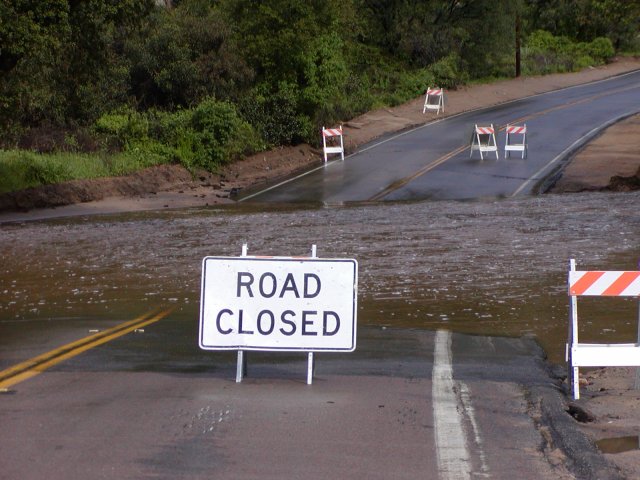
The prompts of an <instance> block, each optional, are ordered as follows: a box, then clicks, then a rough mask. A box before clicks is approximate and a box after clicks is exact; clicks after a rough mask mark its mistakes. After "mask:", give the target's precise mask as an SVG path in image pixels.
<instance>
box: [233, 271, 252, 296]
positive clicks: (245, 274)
mask: <svg viewBox="0 0 640 480" xmlns="http://www.w3.org/2000/svg"><path fill="white" fill-rule="evenodd" d="M245 278H246V280H243V279H245ZM252 283H253V275H252V274H250V273H249V272H238V288H237V290H236V297H238V298H240V296H241V289H242V287H245V288H246V289H247V292H248V293H249V296H250V297H252V298H253V292H252V291H251V284H252Z"/></svg>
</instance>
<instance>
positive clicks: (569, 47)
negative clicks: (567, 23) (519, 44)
mask: <svg viewBox="0 0 640 480" xmlns="http://www.w3.org/2000/svg"><path fill="white" fill-rule="evenodd" d="M614 53H615V52H614V49H613V45H612V44H611V40H609V39H608V38H604V37H598V38H596V39H594V40H593V41H591V42H589V43H585V42H572V41H571V40H570V39H569V38H568V37H555V36H553V35H552V34H551V33H549V32H546V31H544V30H537V31H535V32H533V33H532V34H531V35H530V36H529V38H528V39H527V44H526V48H525V49H524V55H523V57H524V72H525V73H526V74H530V75H537V74H545V73H555V72H572V71H576V70H580V69H582V68H585V67H590V66H595V65H602V64H604V63H606V62H607V61H608V60H609V59H610V58H611V57H612V56H613V55H614Z"/></svg>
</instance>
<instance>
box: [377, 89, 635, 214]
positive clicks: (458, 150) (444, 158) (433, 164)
mask: <svg viewBox="0 0 640 480" xmlns="http://www.w3.org/2000/svg"><path fill="white" fill-rule="evenodd" d="M634 88H637V86H636V85H631V86H627V87H620V88H618V89H616V90H609V91H606V90H605V91H604V92H602V93H600V94H597V95H594V96H592V97H587V98H581V99H579V100H574V101H573V102H569V103H564V104H562V105H556V106H555V107H551V108H548V109H546V110H541V111H539V112H535V113H531V114H529V115H525V116H522V117H520V118H517V119H515V120H512V121H510V122H509V123H508V124H509V125H513V124H517V123H523V122H526V121H527V120H531V119H532V118H536V117H540V116H543V115H546V114H547V113H550V112H553V111H556V110H563V109H565V108H567V107H572V106H575V105H579V104H581V103H587V102H591V101H593V100H596V99H598V98H601V97H604V96H607V95H611V94H614V93H621V92H625V91H627V90H632V89H634ZM506 128H507V127H506V125H503V126H497V128H496V130H497V131H498V132H501V131H503V130H505V129H506ZM467 148H469V145H462V146H460V147H457V148H456V149H455V150H452V151H451V152H449V153H446V154H444V155H443V156H441V157H440V158H437V159H436V160H434V161H433V162H431V163H430V164H428V165H425V166H424V167H422V168H421V169H420V170H418V171H416V172H414V173H412V174H411V175H408V176H406V177H404V178H401V179H399V180H396V181H395V182H393V183H392V184H390V185H388V186H387V187H386V188H385V189H384V190H381V191H380V192H378V193H376V194H375V195H374V196H372V197H371V198H369V199H368V201H370V202H375V201H377V200H381V199H383V198H384V197H386V196H387V195H389V194H390V193H392V192H394V191H396V190H398V189H400V188H402V187H404V186H405V185H406V184H407V183H409V182H411V181H412V180H415V179H416V178H418V177H421V176H422V175H424V174H425V173H427V172H429V171H431V170H433V169H434V168H436V167H437V166H438V165H442V164H443V163H444V162H446V161H447V160H450V159H451V158H453V157H455V156H456V155H458V154H459V153H462V152H464V151H465V150H466V149H467Z"/></svg>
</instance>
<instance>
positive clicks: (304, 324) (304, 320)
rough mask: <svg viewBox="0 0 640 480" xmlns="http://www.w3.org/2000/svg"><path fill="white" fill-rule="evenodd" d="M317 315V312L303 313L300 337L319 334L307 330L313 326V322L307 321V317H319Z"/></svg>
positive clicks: (305, 311) (307, 311)
mask: <svg viewBox="0 0 640 480" xmlns="http://www.w3.org/2000/svg"><path fill="white" fill-rule="evenodd" d="M317 314H318V312H316V311H315V310H303V311H302V331H301V332H300V335H308V336H312V335H318V332H313V331H310V330H307V327H309V326H311V325H313V320H307V317H310V316H312V315H317Z"/></svg>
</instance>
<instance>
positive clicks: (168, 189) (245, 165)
mask: <svg viewBox="0 0 640 480" xmlns="http://www.w3.org/2000/svg"><path fill="white" fill-rule="evenodd" d="M638 68H640V59H629V58H625V59H618V60H616V61H615V62H613V63H611V64H609V65H606V66H603V67H599V68H591V69H586V70H584V71H582V72H578V73H571V74H558V75H548V76H543V77H527V78H518V79H512V80H504V81H500V82H495V83H492V84H486V85H474V86H470V87H463V88H460V89H458V90H456V91H451V92H448V93H447V102H446V112H445V114H444V115H452V114H456V113H460V112H463V111H469V110H473V109H477V108H482V107H487V106H491V105H496V104H499V103H503V102H507V101H510V100H515V99H518V98H522V97H526V96H529V95H534V94H538V93H543V92H548V91H552V90H556V89H559V88H563V87H567V86H571V85H578V84H581V83H587V82H591V81H595V80H599V79H602V78H607V77H610V76H613V75H617V74H620V73H624V72H628V71H631V70H635V69H638ZM422 103H423V98H422V97H419V98H416V99H414V100H412V101H411V102H408V103H406V104H404V105H401V106H399V107H395V108H389V109H380V110H375V111H372V112H369V113H366V114H364V115H362V116H360V117H358V118H355V119H352V120H350V121H348V122H346V123H345V124H344V131H345V149H346V150H347V152H351V151H354V150H355V149H356V148H357V147H358V146H360V145H362V144H364V143H367V142H370V141H371V140H374V139H375V138H378V137H380V136H382V135H384V134H387V133H391V132H396V131H400V130H403V129H407V128H410V127H413V126H417V125H421V124H424V123H425V122H426V121H429V120H431V119H432V118H433V115H434V114H433V113H427V114H426V115H424V114H423V113H422ZM639 139H640V116H636V117H632V118H631V119H628V120H626V121H624V122H621V123H620V124H618V125H615V126H613V127H611V128H610V129H609V130H608V132H607V133H605V134H603V135H602V136H600V137H599V138H598V139H597V140H596V141H594V142H592V144H591V145H589V146H588V147H587V148H585V149H584V150H583V151H582V152H580V153H579V154H578V155H577V156H576V158H575V159H574V161H572V163H571V164H570V165H569V167H568V168H567V169H566V171H565V174H564V176H563V178H562V179H561V180H560V181H559V182H558V183H557V184H556V186H555V187H554V189H553V190H552V191H554V192H574V191H582V190H601V189H613V190H631V189H637V188H639V186H640V169H638V166H639V165H640V160H639V158H640V145H638V143H639ZM321 161H322V158H321V152H320V151H319V150H317V149H314V148H312V147H310V146H309V145H299V146H296V147H289V148H278V149H275V150H271V151H268V152H263V153H260V154H257V155H254V156H252V157H249V158H247V159H244V160H242V161H238V162H235V163H233V164H231V165H228V166H226V167H224V168H223V169H222V170H221V171H220V172H219V173H218V174H210V173H207V172H199V173H197V174H196V175H195V176H192V175H191V174H190V173H189V172H187V171H186V170H185V169H184V168H182V167H180V166H178V165H163V166H159V167H153V168H149V169H146V170H143V171H141V172H137V173H135V174H133V175H129V176H126V177H117V178H102V179H92V180H75V181H71V182H65V183H62V184H58V185H47V186H43V187H38V188H32V189H27V190H23V191H19V192H11V193H6V194H2V195H0V213H2V212H21V211H22V212H24V211H29V210H33V209H45V208H51V207H61V206H65V205H76V206H80V205H84V206H85V207H86V208H84V209H82V208H80V209H79V210H80V211H79V212H78V213H93V212H106V211H132V210H143V209H158V208H177V207H189V206H194V207H197V206H207V205H215V204H221V203H230V202H232V201H233V200H232V199H231V197H233V194H234V193H236V192H239V191H241V190H248V189H254V188H258V187H260V186H263V185H266V184H269V183H272V182H275V181H277V180H279V179H283V178H286V177H289V176H291V175H293V174H295V173H298V172H301V171H304V170H307V169H309V168H311V167H313V166H316V165H320V163H321ZM612 177H613V178H612ZM82 210H86V211H84V212H83V211H82ZM59 213H60V212H59Z"/></svg>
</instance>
